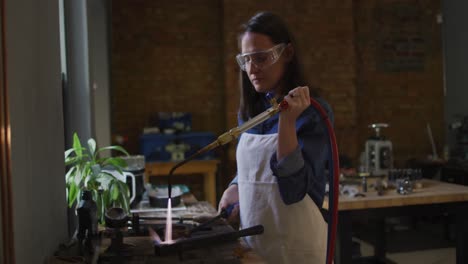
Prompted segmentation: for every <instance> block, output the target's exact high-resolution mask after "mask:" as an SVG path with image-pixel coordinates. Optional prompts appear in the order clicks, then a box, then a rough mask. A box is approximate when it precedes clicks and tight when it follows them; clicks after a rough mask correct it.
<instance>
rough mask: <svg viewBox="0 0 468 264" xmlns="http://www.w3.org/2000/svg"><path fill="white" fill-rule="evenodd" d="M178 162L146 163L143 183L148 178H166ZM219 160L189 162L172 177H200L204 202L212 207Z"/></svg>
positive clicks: (214, 203) (214, 198) (147, 180)
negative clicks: (201, 178) (201, 177)
mask: <svg viewBox="0 0 468 264" xmlns="http://www.w3.org/2000/svg"><path fill="white" fill-rule="evenodd" d="M177 163H178V162H173V161H170V162H147V163H146V165H145V175H146V179H145V182H150V179H149V178H150V177H153V176H167V175H169V171H170V170H171V169H172V168H173V167H174V166H175V165H176V164H177ZM218 164H219V160H216V159H212V160H191V161H190V162H187V163H186V164H184V165H183V166H181V167H179V168H177V169H176V170H175V171H174V173H173V175H202V176H203V192H204V194H205V200H206V201H208V202H209V203H210V204H211V205H212V206H213V207H215V208H216V207H217V205H216V172H217V171H218Z"/></svg>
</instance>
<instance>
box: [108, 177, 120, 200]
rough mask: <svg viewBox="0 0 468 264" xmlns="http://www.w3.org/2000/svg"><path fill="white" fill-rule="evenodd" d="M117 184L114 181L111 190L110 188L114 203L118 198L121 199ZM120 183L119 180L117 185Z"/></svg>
mask: <svg viewBox="0 0 468 264" xmlns="http://www.w3.org/2000/svg"><path fill="white" fill-rule="evenodd" d="M115 182H116V181H114V182H112V183H111V188H110V190H111V199H112V201H116V200H117V198H119V188H118V186H117V185H116V184H115ZM118 182H119V181H118V180H117V183H118Z"/></svg>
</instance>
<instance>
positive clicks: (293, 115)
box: [281, 86, 310, 121]
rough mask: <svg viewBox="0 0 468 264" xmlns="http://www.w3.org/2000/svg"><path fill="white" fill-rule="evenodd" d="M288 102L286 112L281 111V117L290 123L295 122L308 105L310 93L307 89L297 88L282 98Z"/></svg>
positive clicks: (305, 87)
mask: <svg viewBox="0 0 468 264" xmlns="http://www.w3.org/2000/svg"><path fill="white" fill-rule="evenodd" d="M284 100H286V102H288V108H287V109H286V111H281V115H282V117H285V118H287V119H288V120H291V121H296V119H297V118H298V117H299V115H300V114H301V113H302V112H303V111H304V110H305V109H306V108H307V107H309V105H310V92H309V87H307V86H299V87H296V88H294V89H292V90H291V91H289V93H288V94H287V95H286V96H285V97H284Z"/></svg>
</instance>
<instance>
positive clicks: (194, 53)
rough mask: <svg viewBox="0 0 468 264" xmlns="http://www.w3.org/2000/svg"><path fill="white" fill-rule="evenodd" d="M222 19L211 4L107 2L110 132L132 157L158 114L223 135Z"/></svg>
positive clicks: (209, 0)
mask: <svg viewBox="0 0 468 264" xmlns="http://www.w3.org/2000/svg"><path fill="white" fill-rule="evenodd" d="M221 15H222V9H221V4H220V3H219V2H218V1H212V0H203V1H201V0H198V1H197V5H194V2H193V1H188V0H187V1H179V0H178V1H169V0H164V1H150V0H132V1H128V0H115V1H112V56H111V61H112V62H111V63H112V67H111V81H112V93H113V95H112V102H111V103H112V133H113V134H114V135H125V136H128V138H129V141H128V143H127V144H126V147H127V149H128V150H129V151H130V152H132V153H136V152H138V149H139V145H138V144H139V143H138V139H139V136H140V135H141V133H142V130H143V127H144V126H145V125H147V124H148V121H149V120H150V118H151V116H152V115H153V114H154V113H157V112H190V113H192V119H193V130H194V131H213V132H215V133H216V134H219V133H221V132H222V131H223V130H224V128H225V122H224V116H225V114H224V112H225V110H224V102H223V100H224V86H223V84H224V77H223V58H222V47H223V40H222V36H223V34H222V30H221V29H222V28H221Z"/></svg>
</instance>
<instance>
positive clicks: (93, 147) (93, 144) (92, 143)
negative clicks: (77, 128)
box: [88, 138, 96, 157]
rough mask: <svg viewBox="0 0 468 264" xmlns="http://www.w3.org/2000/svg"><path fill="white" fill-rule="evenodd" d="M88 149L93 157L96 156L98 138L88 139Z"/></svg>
mask: <svg viewBox="0 0 468 264" xmlns="http://www.w3.org/2000/svg"><path fill="white" fill-rule="evenodd" d="M88 148H89V149H88V150H89V154H91V157H94V152H95V151H96V140H94V138H90V139H88Z"/></svg>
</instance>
